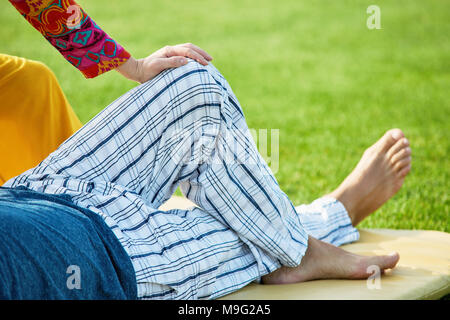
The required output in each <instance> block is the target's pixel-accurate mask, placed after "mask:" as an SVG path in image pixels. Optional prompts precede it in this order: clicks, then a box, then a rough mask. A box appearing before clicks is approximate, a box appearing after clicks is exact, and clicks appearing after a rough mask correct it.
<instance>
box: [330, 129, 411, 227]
mask: <svg viewBox="0 0 450 320" xmlns="http://www.w3.org/2000/svg"><path fill="white" fill-rule="evenodd" d="M410 170H411V148H410V147H409V142H408V140H407V139H406V138H405V137H404V134H403V132H402V131H401V130H400V129H392V130H389V131H387V132H386V133H385V134H384V136H383V137H381V139H380V140H378V141H377V142H376V143H375V144H374V145H372V146H371V147H369V148H368V149H367V150H366V151H365V152H364V154H363V156H362V158H361V160H360V161H359V163H358V164H357V166H356V168H355V169H354V170H353V171H352V173H350V175H349V176H348V177H347V178H346V179H345V180H344V181H343V182H342V184H341V185H340V186H339V187H338V188H337V189H336V190H335V191H333V192H332V193H331V194H330V196H332V197H333V198H335V199H337V200H339V201H340V202H342V204H343V205H344V207H345V208H346V209H347V211H348V213H349V216H350V218H351V220H352V222H353V225H354V226H356V225H357V224H358V223H359V222H361V221H362V220H363V219H364V218H365V217H367V216H368V215H369V214H371V213H372V212H374V211H375V210H377V209H378V208H379V207H381V206H382V205H383V204H384V203H385V202H386V201H387V200H389V199H390V198H391V197H392V196H393V195H394V194H396V193H397V191H398V190H399V189H400V188H401V186H402V184H403V181H404V179H405V177H406V175H407V174H408V173H409V171H410Z"/></svg>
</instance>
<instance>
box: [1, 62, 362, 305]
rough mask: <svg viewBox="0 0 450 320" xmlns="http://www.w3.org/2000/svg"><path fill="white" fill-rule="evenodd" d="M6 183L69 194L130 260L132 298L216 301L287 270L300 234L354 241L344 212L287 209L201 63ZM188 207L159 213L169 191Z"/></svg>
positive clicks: (325, 207)
mask: <svg viewBox="0 0 450 320" xmlns="http://www.w3.org/2000/svg"><path fill="white" fill-rule="evenodd" d="M5 186H7V187H17V186H25V187H27V188H29V189H32V190H35V191H40V192H45V193H50V194H68V195H70V196H71V197H72V199H73V202H74V203H75V204H77V205H78V206H81V207H83V208H86V209H89V210H91V211H93V212H94V213H97V214H98V215H100V216H101V217H102V218H103V219H104V221H105V222H106V224H107V225H108V226H109V227H110V228H111V229H112V231H113V232H114V234H115V235H116V236H117V238H118V240H119V241H120V243H121V244H122V246H123V247H124V248H125V250H126V252H127V253H128V254H129V256H130V258H131V261H132V264H133V267H134V270H135V272H136V280H137V290H138V296H139V298H142V299H214V298H217V297H220V296H223V295H225V294H228V293H231V292H233V291H235V290H237V289H239V288H241V287H243V286H245V285H246V284H248V283H250V282H252V281H258V280H259V279H260V277H261V276H263V275H265V274H268V273H270V272H272V271H274V270H276V269H277V268H279V267H280V266H281V265H286V266H297V265H299V263H300V262H301V259H302V257H303V255H304V254H305V251H306V249H307V243H308V235H310V236H313V237H315V238H318V239H321V240H323V241H326V242H329V243H332V244H334V245H341V244H343V243H347V242H352V241H355V240H357V239H358V237H359V234H358V231H357V230H356V229H355V228H353V227H352V225H351V221H350V218H349V217H348V214H347V212H346V210H345V208H344V207H343V205H342V204H341V203H340V202H338V201H337V200H335V199H332V198H320V199H317V200H315V201H314V202H313V203H311V204H308V205H302V206H299V207H297V208H295V207H294V206H293V204H292V203H291V201H290V200H289V198H288V197H287V196H286V194H285V193H284V192H283V191H282V190H281V189H280V187H279V186H278V183H277V182H276V180H275V178H274V176H273V174H272V172H271V171H270V168H269V167H268V165H267V164H266V163H265V162H264V160H263V159H262V157H261V156H260V154H259V153H258V151H257V148H256V145H255V143H254V142H253V139H252V137H251V135H250V133H249V129H248V127H247V124H246V122H245V118H244V115H243V111H242V109H241V107H240V105H239V103H238V100H237V99H236V97H235V95H234V94H233V92H232V90H231V88H230V86H229V84H228V83H227V81H226V80H225V79H224V78H223V76H222V75H221V74H220V73H219V71H218V70H217V69H216V68H215V67H214V66H212V65H211V64H210V65H208V66H206V67H204V66H201V65H200V64H198V63H196V62H194V61H190V62H189V63H188V64H187V65H185V66H183V67H180V68H176V69H170V70H166V71H164V72H162V73H161V74H159V75H158V76H157V77H156V78H154V79H152V80H151V81H149V82H147V83H144V84H142V85H140V86H138V87H136V88H134V89H132V90H131V91H129V92H128V93H126V94H125V95H123V96H121V97H120V98H118V99H117V100H116V101H114V102H113V103H111V104H110V105H109V106H108V107H106V108H105V109H104V110H103V111H101V112H100V113H99V114H98V115H97V116H96V117H94V118H93V119H92V120H91V121H90V122H88V123H87V124H86V125H84V126H83V127H82V128H81V129H80V130H79V131H77V132H76V133H75V134H74V135H72V136H71V137H70V138H69V139H68V140H66V141H65V142H64V143H63V144H62V145H61V146H60V147H59V148H58V149H57V150H56V151H55V152H53V153H52V154H50V155H49V156H48V157H47V158H46V159H45V160H43V161H42V162H41V163H40V164H39V165H38V166H36V167H35V168H32V169H30V170H28V171H26V172H24V173H23V174H21V175H19V176H17V177H15V178H13V179H11V180H9V181H8V182H7V183H6V184H5ZM178 186H179V187H180V188H181V190H182V192H183V193H184V194H185V195H186V197H187V198H189V199H190V200H191V201H193V202H194V203H195V204H196V205H197V206H196V207H194V208H191V209H189V210H168V211H161V210H158V208H159V207H160V206H161V204H163V203H164V202H165V201H166V200H167V199H169V198H170V197H171V196H172V194H173V192H174V191H175V190H176V188H177V187H178Z"/></svg>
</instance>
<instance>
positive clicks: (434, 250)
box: [161, 197, 450, 300]
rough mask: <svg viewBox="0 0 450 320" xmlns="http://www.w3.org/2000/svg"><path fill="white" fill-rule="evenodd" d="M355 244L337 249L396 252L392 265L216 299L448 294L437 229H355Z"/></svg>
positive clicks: (449, 263) (449, 271) (448, 267)
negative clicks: (351, 276)
mask: <svg viewBox="0 0 450 320" xmlns="http://www.w3.org/2000/svg"><path fill="white" fill-rule="evenodd" d="M190 206H192V203H191V202H190V201H189V200H187V199H184V198H182V197H173V198H172V199H170V200H169V201H168V202H167V203H165V204H164V205H163V206H162V207H161V209H163V210H167V209H172V208H179V209H183V208H187V207H190ZM359 231H360V234H361V237H360V240H359V241H358V242H355V243H352V244H348V245H344V246H342V248H343V249H345V250H348V251H351V252H354V253H358V254H363V255H370V254H386V253H390V252H392V251H397V252H399V253H400V261H399V263H398V265H397V267H396V268H395V269H393V270H389V271H387V272H386V273H385V274H384V275H382V276H381V278H380V279H379V281H377V280H376V279H373V280H315V281H309V282H304V283H296V284H288V285H260V284H256V283H251V284H249V285H247V286H246V287H244V288H242V289H241V290H239V291H236V292H234V293H232V294H229V295H227V296H225V297H222V298H221V299H225V300H226V299H233V300H278V299H280V300H315V299H324V300H333V299H355V300H356V299H364V300H372V299H386V300H393V299H438V298H440V297H442V296H444V295H446V294H449V293H450V234H449V233H445V232H438V231H421V230H391V229H360V230H359Z"/></svg>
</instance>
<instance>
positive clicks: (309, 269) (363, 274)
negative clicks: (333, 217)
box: [262, 237, 400, 284]
mask: <svg viewBox="0 0 450 320" xmlns="http://www.w3.org/2000/svg"><path fill="white" fill-rule="evenodd" d="M399 258H400V257H399V255H398V253H392V254H390V255H384V256H361V255H357V254H354V253H350V252H348V251H345V250H343V249H341V248H338V247H336V246H333V245H331V244H328V243H326V242H323V241H320V240H317V239H314V238H312V237H309V240H308V249H307V250H306V253H305V256H304V257H303V259H302V261H301V263H300V265H299V266H297V267H293V268H291V267H281V268H279V269H277V270H275V271H274V272H272V273H270V274H268V275H265V276H263V277H262V282H263V283H264V284H286V283H297V282H304V281H309V280H316V279H367V278H368V277H369V276H370V275H372V272H373V271H372V272H371V271H370V270H371V269H369V270H368V268H369V266H373V265H376V266H378V267H379V268H380V271H381V272H384V270H386V269H392V268H394V267H395V265H396V264H397V262H398V260H399Z"/></svg>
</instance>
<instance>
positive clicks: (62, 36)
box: [9, 0, 130, 78]
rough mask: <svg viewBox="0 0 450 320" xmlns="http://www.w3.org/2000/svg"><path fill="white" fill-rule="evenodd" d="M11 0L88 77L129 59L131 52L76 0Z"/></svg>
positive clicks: (92, 76)
mask: <svg viewBox="0 0 450 320" xmlns="http://www.w3.org/2000/svg"><path fill="white" fill-rule="evenodd" d="M9 1H10V2H11V3H12V4H13V5H14V6H15V7H16V9H17V10H18V11H19V12H20V13H21V14H22V15H23V16H24V18H25V19H26V20H27V21H28V22H29V23H30V24H31V25H32V26H33V27H34V28H35V29H37V30H38V31H39V32H40V33H41V34H42V35H43V36H44V37H45V38H46V39H47V41H49V42H50V44H51V45H52V46H53V47H55V49H57V50H58V51H59V52H60V53H61V54H62V55H63V56H64V58H65V59H66V60H67V61H69V62H70V63H71V64H72V65H74V66H75V67H76V68H77V69H78V70H80V71H81V72H82V73H83V75H84V76H85V77H86V78H94V77H96V76H98V75H100V74H102V73H105V72H107V71H109V70H112V69H115V68H117V67H120V66H121V65H122V64H124V63H125V62H127V61H128V60H129V59H130V54H129V53H128V52H127V51H126V50H125V49H124V48H123V47H122V46H121V45H120V44H119V43H117V42H116V41H115V40H113V39H112V38H111V37H109V36H108V34H106V32H104V31H103V30H102V29H100V28H99V27H98V26H97V24H96V23H95V22H94V21H93V20H92V19H91V18H90V17H89V16H88V15H87V14H86V12H85V11H84V10H83V9H82V8H81V7H80V6H79V5H78V4H77V3H76V2H75V1H73V0H66V1H57V0H42V1H40V2H35V3H33V4H30V3H29V2H28V1H25V0H9Z"/></svg>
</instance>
